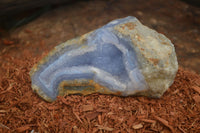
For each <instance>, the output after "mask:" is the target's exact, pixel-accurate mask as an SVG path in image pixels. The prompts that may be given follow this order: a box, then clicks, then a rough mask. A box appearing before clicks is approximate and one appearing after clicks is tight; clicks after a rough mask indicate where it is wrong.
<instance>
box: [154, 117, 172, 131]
mask: <svg viewBox="0 0 200 133" xmlns="http://www.w3.org/2000/svg"><path fill="white" fill-rule="evenodd" d="M154 118H155V119H156V120H158V121H159V122H161V123H162V124H163V125H165V126H166V127H168V128H169V129H170V130H171V131H172V132H173V133H174V129H173V127H172V126H170V125H169V124H168V121H166V120H165V119H163V118H160V117H158V116H154Z"/></svg>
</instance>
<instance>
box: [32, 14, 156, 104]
mask: <svg viewBox="0 0 200 133" xmlns="http://www.w3.org/2000/svg"><path fill="white" fill-rule="evenodd" d="M137 21H138V20H137V19H136V18H134V17H127V18H124V19H118V20H114V21H112V22H110V23H108V24H107V25H105V26H103V27H101V28H99V29H97V30H95V31H93V32H90V33H88V34H85V35H83V36H81V37H78V38H75V39H72V40H69V41H67V42H66V43H63V44H61V45H58V46H57V47H55V49H54V50H53V51H52V52H50V53H49V55H47V56H46V57H45V58H43V59H42V60H41V61H40V62H39V63H38V64H36V65H35V66H34V67H33V68H32V70H31V72H30V74H31V80H32V88H33V90H35V91H36V92H37V93H38V94H39V95H40V96H41V97H42V98H44V99H45V100H47V101H54V100H55V99H56V97H57V96H58V95H65V94H67V95H68V94H76V93H79V94H84V95H86V94H91V93H104V94H115V95H121V96H127V95H134V94H139V95H140V94H142V95H146V96H154V95H152V94H153V93H152V92H153V91H152V89H150V86H149V84H148V82H146V79H147V78H145V74H143V72H142V70H143V67H142V63H140V62H138V60H139V59H138V56H140V55H138V52H136V51H137V49H136V48H135V47H134V45H133V41H132V39H131V36H128V35H125V34H123V32H120V31H119V30H117V28H116V26H120V25H121V24H122V25H123V24H127V23H130V22H132V23H134V22H137ZM128 27H129V29H128V30H129V31H131V26H130V25H129V26H128ZM132 28H134V27H132ZM125 30H127V29H125ZM132 31H134V30H133V29H132ZM133 34H134V33H133ZM141 60H143V59H141ZM144 63H145V62H144Z"/></svg>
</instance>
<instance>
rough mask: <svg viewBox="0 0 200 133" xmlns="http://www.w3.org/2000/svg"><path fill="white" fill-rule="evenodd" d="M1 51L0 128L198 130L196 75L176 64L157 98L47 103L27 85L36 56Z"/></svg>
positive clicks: (199, 85)
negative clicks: (169, 82) (171, 80)
mask: <svg viewBox="0 0 200 133" xmlns="http://www.w3.org/2000/svg"><path fill="white" fill-rule="evenodd" d="M22 54H23V55H24V56H23V57H21V58H17V57H13V56H11V55H9V52H8V53H7V54H3V55H1V58H3V59H4V60H1V61H0V63H1V64H2V68H1V69H2V70H4V72H2V73H1V74H0V76H1V78H0V132H27V133H28V132H31V131H32V132H77V133H82V132H99V133H103V132H137V133H140V132H145V133H151V132H163V133H167V132H174V133H178V132H182V133H189V132H190V133H192V132H196V133H198V132H200V76H199V75H198V74H195V73H194V72H190V71H186V70H184V69H183V68H179V70H178V73H177V76H176V78H175V81H174V84H173V85H172V86H171V87H170V88H169V89H168V91H167V92H166V93H165V94H164V95H163V96H162V97H161V98H160V99H150V98H146V97H118V96H111V95H100V94H92V95H88V96H81V95H70V96H64V97H58V99H57V100H56V101H55V102H53V103H47V102H45V101H43V100H42V99H41V98H39V97H38V95H37V94H35V93H34V92H33V91H32V89H31V81H30V77H29V74H28V73H29V71H30V69H31V67H32V66H33V64H34V63H36V62H37V61H38V60H39V58H33V57H31V53H30V52H27V51H26V50H24V51H22Z"/></svg>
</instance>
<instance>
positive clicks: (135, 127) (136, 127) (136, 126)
mask: <svg viewBox="0 0 200 133" xmlns="http://www.w3.org/2000/svg"><path fill="white" fill-rule="evenodd" d="M141 128H143V125H142V124H141V123H140V124H136V125H133V129H135V130H137V129H141Z"/></svg>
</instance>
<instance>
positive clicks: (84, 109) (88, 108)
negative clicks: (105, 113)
mask: <svg viewBox="0 0 200 133" xmlns="http://www.w3.org/2000/svg"><path fill="white" fill-rule="evenodd" d="M82 110H83V111H84V112H85V111H91V110H93V106H92V105H82Z"/></svg>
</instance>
